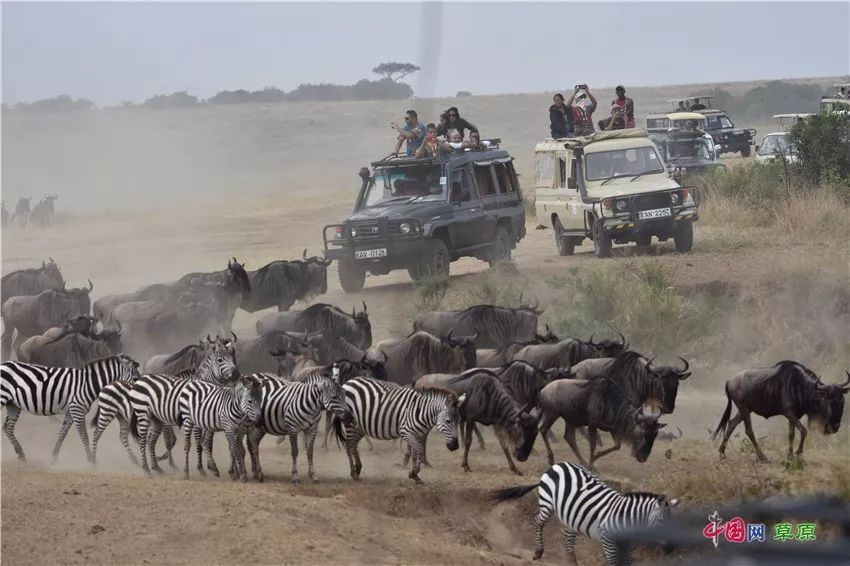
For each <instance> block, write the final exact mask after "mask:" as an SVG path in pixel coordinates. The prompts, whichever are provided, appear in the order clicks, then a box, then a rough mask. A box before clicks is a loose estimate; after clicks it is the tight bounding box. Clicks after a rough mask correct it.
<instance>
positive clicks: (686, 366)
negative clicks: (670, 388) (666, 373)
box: [676, 356, 691, 375]
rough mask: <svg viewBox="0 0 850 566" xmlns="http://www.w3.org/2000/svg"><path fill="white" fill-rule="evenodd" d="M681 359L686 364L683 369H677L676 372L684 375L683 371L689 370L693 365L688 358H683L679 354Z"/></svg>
mask: <svg viewBox="0 0 850 566" xmlns="http://www.w3.org/2000/svg"><path fill="white" fill-rule="evenodd" d="M679 359H680V360H682V363H683V364H685V367H684V368H682V369H677V370H676V373H678V374H679V375H682V374H683V373H685V372H686V371H688V368H689V367H691V364H689V363H688V360H686V359H685V358H683V357H681V356H679Z"/></svg>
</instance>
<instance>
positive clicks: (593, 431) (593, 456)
mask: <svg viewBox="0 0 850 566" xmlns="http://www.w3.org/2000/svg"><path fill="white" fill-rule="evenodd" d="M597 434H598V433H597V432H596V429H591V430H590V435H591V437H592V438H593V439H594V440H593V448H594V449H595V448H596V436H597ZM619 449H620V437H619V436H615V437H614V446H612V447H611V448H606V449H605V450H600V451H599V452H597V453H596V454H594V453H593V452H591V453H590V467H591V469H593V463H594V462H595V461H596V460H598V459H600V458H601V457H602V456H605V455H607V454H610V453H611V452H616V451H617V450H619Z"/></svg>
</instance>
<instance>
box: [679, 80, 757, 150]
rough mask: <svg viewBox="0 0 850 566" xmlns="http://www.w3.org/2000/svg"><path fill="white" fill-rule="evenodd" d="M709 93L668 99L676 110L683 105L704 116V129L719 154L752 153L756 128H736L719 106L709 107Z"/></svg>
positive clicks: (711, 97) (688, 109)
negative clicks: (712, 140) (718, 149)
mask: <svg viewBox="0 0 850 566" xmlns="http://www.w3.org/2000/svg"><path fill="white" fill-rule="evenodd" d="M713 98H715V97H714V96H711V95H706V94H703V95H698V96H687V97H681V98H674V99H672V100H668V102H672V103H673V104H675V105H676V108H677V110H680V109H681V108H680V106H683V107H684V108H685V109H686V110H687V111H689V112H698V113H700V114H702V115H703V116H705V131H706V133H708V134H709V135H711V137H712V139H714V145H716V146H717V147H719V148H720V154H724V153H734V152H740V153H741V157H749V156H750V154H751V153H752V148H751V147H750V146H752V145H753V144H754V143H755V142H754V141H753V140H754V138H755V136H756V133H757V132H756V130H755V129H753V128H736V127H735V124H734V123H733V122H732V119H731V118H729V115H728V114H727V113H726V112H725V111H723V110H720V109H719V108H712V107H711V100H712V99H713Z"/></svg>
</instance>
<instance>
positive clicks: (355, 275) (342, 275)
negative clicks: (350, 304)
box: [337, 259, 366, 293]
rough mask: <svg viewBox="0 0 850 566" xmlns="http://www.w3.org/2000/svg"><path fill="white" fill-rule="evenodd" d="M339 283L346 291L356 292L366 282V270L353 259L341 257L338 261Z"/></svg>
mask: <svg viewBox="0 0 850 566" xmlns="http://www.w3.org/2000/svg"><path fill="white" fill-rule="evenodd" d="M337 270H338V271H339V284H340V285H341V286H342V290H343V291H345V292H346V293H356V292H357V291H360V290H362V289H363V285H364V284H365V283H366V270H365V269H364V268H363V267H361V266H360V265H358V264H357V262H356V261H354V260H353V259H341V260H339V261H338V262H337Z"/></svg>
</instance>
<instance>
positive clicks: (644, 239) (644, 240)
mask: <svg viewBox="0 0 850 566" xmlns="http://www.w3.org/2000/svg"><path fill="white" fill-rule="evenodd" d="M635 244H637V255H647V254H649V252H650V251H651V250H652V236H639V237H637V238H635Z"/></svg>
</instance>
